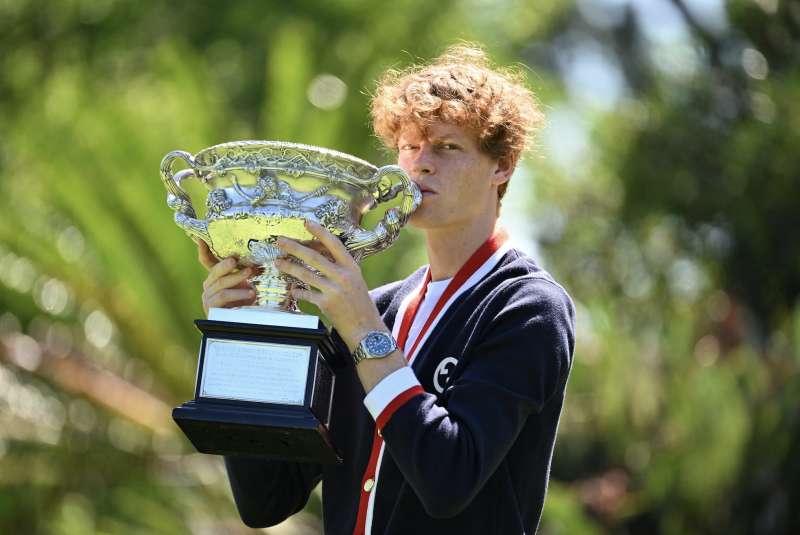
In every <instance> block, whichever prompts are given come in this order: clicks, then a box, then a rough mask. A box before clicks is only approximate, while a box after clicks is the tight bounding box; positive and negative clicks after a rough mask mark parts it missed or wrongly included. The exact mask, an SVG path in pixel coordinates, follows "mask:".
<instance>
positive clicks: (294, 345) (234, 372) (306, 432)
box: [172, 309, 341, 463]
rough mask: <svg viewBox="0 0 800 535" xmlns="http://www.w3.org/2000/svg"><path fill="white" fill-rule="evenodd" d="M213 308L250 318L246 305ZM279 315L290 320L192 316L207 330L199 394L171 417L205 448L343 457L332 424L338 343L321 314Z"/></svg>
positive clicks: (329, 459)
mask: <svg viewBox="0 0 800 535" xmlns="http://www.w3.org/2000/svg"><path fill="white" fill-rule="evenodd" d="M213 312H217V314H216V316H217V317H220V316H221V317H223V318H226V317H229V318H230V319H236V320H241V319H242V318H245V319H246V318H248V311H247V310H241V309H240V310H229V311H225V310H222V309H217V310H214V309H212V315H211V317H212V318H213V317H215V314H213ZM226 314H227V315H226ZM277 314H278V315H279V316H284V317H285V319H288V321H279V322H275V321H274V318H271V319H270V321H273V324H269V325H262V324H256V323H241V322H240V321H216V320H197V321H195V325H197V327H198V329H200V331H201V332H202V333H203V340H202V343H201V346H200V359H199V363H198V368H197V380H196V385H195V398H194V400H192V401H189V402H187V403H184V404H183V405H182V406H180V407H177V408H175V409H174V410H173V411H172V417H173V419H174V420H175V422H176V423H177V424H178V425H179V426H180V428H181V429H182V430H183V432H184V433H185V434H186V436H187V437H188V438H189V440H190V441H191V442H192V444H193V445H194V446H195V448H197V450H198V451H200V452H202V453H212V454H218V455H234V454H239V455H256V456H261V457H268V458H274V459H284V460H294V461H308V462H322V463H338V462H341V456H340V455H339V453H338V452H337V451H336V449H335V447H334V445H333V443H332V442H331V439H330V434H329V431H328V424H329V422H330V413H331V401H332V396H333V385H334V381H335V377H334V374H333V372H332V370H331V363H332V362H333V359H334V357H335V349H334V343H333V341H332V339H331V337H330V334H329V333H328V331H327V329H326V328H325V326H324V325H322V324H321V323H320V322H319V320H318V318H316V317H314V316H307V315H292V314H288V313H280V312H278V313H277ZM292 316H294V317H292ZM252 319H259V318H257V313H256V316H253V318H252ZM294 320H299V325H300V326H298V325H295V326H292V323H293V322H294ZM308 320H315V321H314V322H315V323H316V326H315V327H314V326H309V321H308ZM274 323H279V324H274ZM280 323H282V324H280ZM287 323H288V324H289V325H287ZM303 324H305V325H306V326H302V325H303Z"/></svg>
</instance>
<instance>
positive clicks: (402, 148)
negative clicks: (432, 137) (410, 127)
mask: <svg viewBox="0 0 800 535" xmlns="http://www.w3.org/2000/svg"><path fill="white" fill-rule="evenodd" d="M413 149H414V145H411V144H410V143H406V144H405V145H400V150H413Z"/></svg>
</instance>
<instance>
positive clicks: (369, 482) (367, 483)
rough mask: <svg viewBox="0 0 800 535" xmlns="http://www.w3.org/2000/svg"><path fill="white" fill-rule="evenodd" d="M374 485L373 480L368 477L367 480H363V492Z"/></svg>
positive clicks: (369, 489)
mask: <svg viewBox="0 0 800 535" xmlns="http://www.w3.org/2000/svg"><path fill="white" fill-rule="evenodd" d="M374 486H375V480H374V479H372V478H369V479H368V480H366V481H364V492H369V491H371V490H372V487H374Z"/></svg>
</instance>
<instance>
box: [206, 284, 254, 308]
mask: <svg viewBox="0 0 800 535" xmlns="http://www.w3.org/2000/svg"><path fill="white" fill-rule="evenodd" d="M255 296H256V292H255V290H232V289H228V290H221V291H219V292H217V293H215V294H214V295H212V296H210V297H209V298H208V299H206V300H205V302H204V303H203V304H204V305H205V309H206V311H208V309H209V308H211V307H220V308H225V307H231V306H232V304H233V303H236V302H239V301H249V300H252V299H254V298H255Z"/></svg>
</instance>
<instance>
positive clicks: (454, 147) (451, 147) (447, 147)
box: [442, 143, 460, 150]
mask: <svg viewBox="0 0 800 535" xmlns="http://www.w3.org/2000/svg"><path fill="white" fill-rule="evenodd" d="M442 148H443V149H444V150H458V149H459V148H460V147H459V146H458V145H456V144H455V143H444V144H443V145H442Z"/></svg>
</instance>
